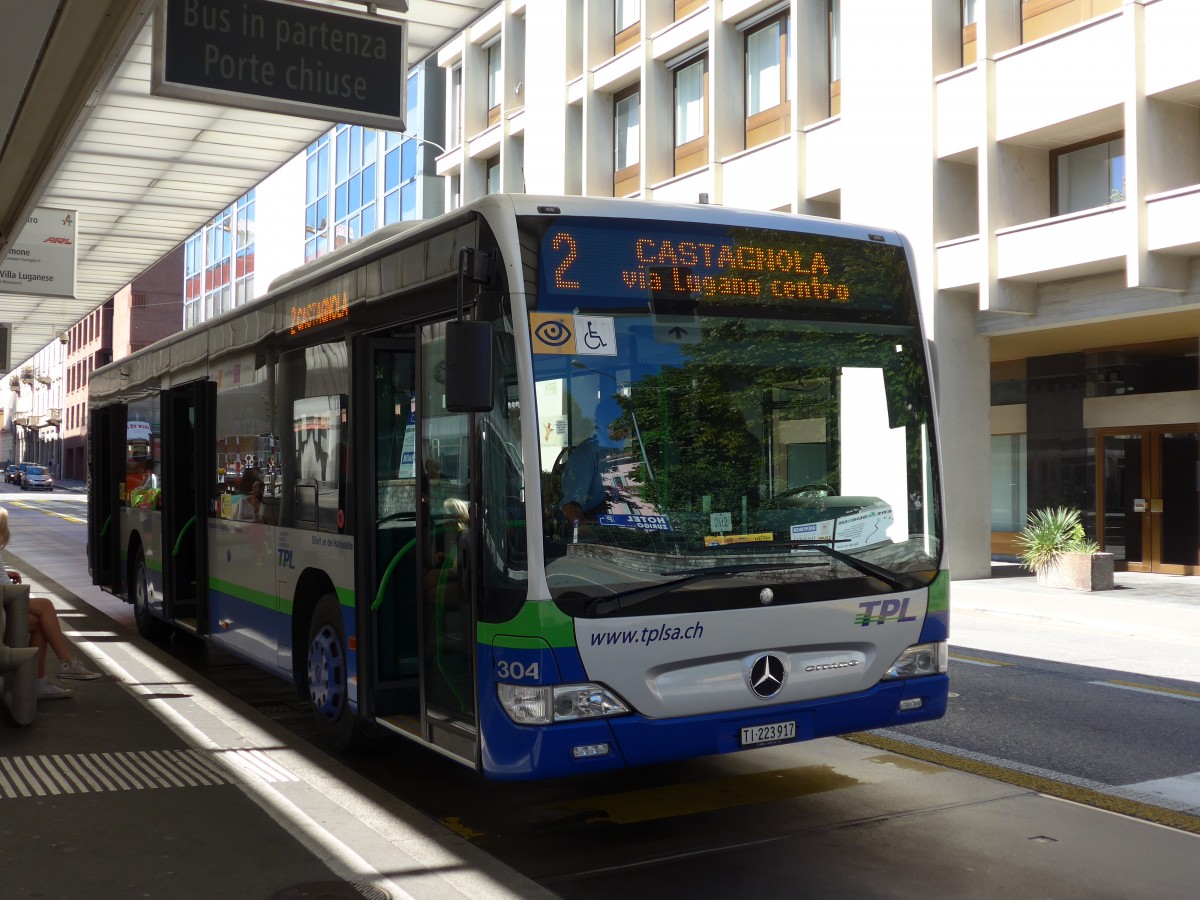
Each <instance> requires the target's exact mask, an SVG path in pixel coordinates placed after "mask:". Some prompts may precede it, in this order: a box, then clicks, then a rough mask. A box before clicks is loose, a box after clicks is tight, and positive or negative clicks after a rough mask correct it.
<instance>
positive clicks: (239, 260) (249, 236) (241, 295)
mask: <svg viewBox="0 0 1200 900" xmlns="http://www.w3.org/2000/svg"><path fill="white" fill-rule="evenodd" d="M235 208H236V213H235V221H236V224H235V229H234V239H233V252H234V259H233V305H234V306H241V305H242V304H243V303H247V302H249V301H250V300H253V299H254V189H253V188H251V189H250V191H249V193H247V194H245V195H244V196H242V197H240V198H238V201H237V203H236V204H235Z"/></svg>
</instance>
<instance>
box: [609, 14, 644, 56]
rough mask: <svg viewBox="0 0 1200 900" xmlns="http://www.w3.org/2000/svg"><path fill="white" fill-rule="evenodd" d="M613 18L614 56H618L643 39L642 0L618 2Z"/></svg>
mask: <svg viewBox="0 0 1200 900" xmlns="http://www.w3.org/2000/svg"><path fill="white" fill-rule="evenodd" d="M613 16H614V21H613V55H614V56H616V55H617V54H618V53H623V52H625V51H626V50H628V49H629V48H630V47H632V46H633V45H634V44H636V43H637V42H638V41H640V40H641V38H642V3H641V0H616V2H615V3H614V4H613Z"/></svg>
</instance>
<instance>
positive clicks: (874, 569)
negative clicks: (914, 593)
mask: <svg viewBox="0 0 1200 900" xmlns="http://www.w3.org/2000/svg"><path fill="white" fill-rule="evenodd" d="M797 543H801V544H804V545H805V546H806V547H811V548H812V549H813V550H816V551H817V552H819V553H824V554H825V555H826V556H831V557H833V558H834V559H836V560H837V561H838V562H841V563H845V564H846V565H848V566H849V567H850V568H852V569H857V570H858V571H859V572H862V573H863V574H864V575H870V576H872V577H873V578H878V579H879V580H880V581H882V582H883V583H884V584H886V585H887V586H888V587H890V588H891V589H892V590H893V591H911V590H915V589H917V588H919V587H923V585H922V584H921V582H919V581H918V580H917V579H915V578H913V577H912V576H911V575H906V574H904V573H903V572H893V571H892V570H891V569H885V568H884V567H883V566H877V565H875V564H874V563H869V562H865V561H863V560H861V559H859V558H858V557H856V556H851V555H850V554H848V553H843V552H842V551H841V550H834V549H833V548H832V547H830V546H828V545H826V544H825V543H823V542H822V541H819V540H816V541H797Z"/></svg>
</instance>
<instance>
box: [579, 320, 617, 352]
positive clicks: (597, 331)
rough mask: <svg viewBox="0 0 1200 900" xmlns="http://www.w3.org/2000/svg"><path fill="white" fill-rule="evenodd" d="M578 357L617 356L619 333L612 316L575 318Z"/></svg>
mask: <svg viewBox="0 0 1200 900" xmlns="http://www.w3.org/2000/svg"><path fill="white" fill-rule="evenodd" d="M575 353H576V355H577V356H616V355H617V332H616V324H615V320H614V319H613V317H612V316H580V315H577V316H575Z"/></svg>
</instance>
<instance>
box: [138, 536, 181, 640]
mask: <svg viewBox="0 0 1200 900" xmlns="http://www.w3.org/2000/svg"><path fill="white" fill-rule="evenodd" d="M129 596H130V599H132V600H133V621H134V622H135V623H136V624H137V630H138V634H140V635H141V636H142V637H144V638H145V639H146V640H148V641H154V642H155V643H162V642H163V641H165V640H167V638H169V637H170V636H171V626H170V625H168V624H167V623H166V622H164V621H163V620H162V619H159V618H157V617H156V616H155V615H154V614H153V613H152V612H150V576H149V573H148V572H147V570H146V553H145V551H143V550H142V547H141V545H140V544H139V545H138V548H137V550H135V551H134V553H133V562H132V563H131V564H130V566H129Z"/></svg>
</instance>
